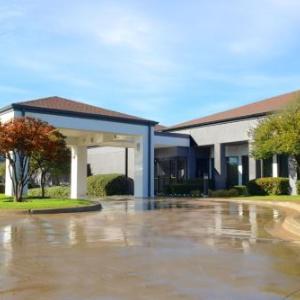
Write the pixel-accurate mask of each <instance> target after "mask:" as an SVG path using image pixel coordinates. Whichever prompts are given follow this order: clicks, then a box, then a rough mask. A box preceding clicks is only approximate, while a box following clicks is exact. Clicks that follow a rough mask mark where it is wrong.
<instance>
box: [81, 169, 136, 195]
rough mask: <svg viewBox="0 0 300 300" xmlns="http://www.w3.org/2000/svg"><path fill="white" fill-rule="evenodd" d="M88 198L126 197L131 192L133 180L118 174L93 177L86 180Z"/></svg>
mask: <svg viewBox="0 0 300 300" xmlns="http://www.w3.org/2000/svg"><path fill="white" fill-rule="evenodd" d="M87 192H88V195H89V196H93V197H105V196H112V195H128V194H132V192H133V180H132V179H131V178H127V177H126V176H124V175H120V174H105V175H94V176H90V177H88V179H87Z"/></svg>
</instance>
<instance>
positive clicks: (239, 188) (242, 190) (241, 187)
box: [232, 185, 248, 196]
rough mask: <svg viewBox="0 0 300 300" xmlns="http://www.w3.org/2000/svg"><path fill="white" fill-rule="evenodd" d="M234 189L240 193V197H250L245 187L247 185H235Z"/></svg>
mask: <svg viewBox="0 0 300 300" xmlns="http://www.w3.org/2000/svg"><path fill="white" fill-rule="evenodd" d="M232 188H233V189H235V190H237V191H238V193H239V196H248V189H247V186H245V185H235V186H233V187H232Z"/></svg>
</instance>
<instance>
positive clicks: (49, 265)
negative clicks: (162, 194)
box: [0, 199, 300, 300]
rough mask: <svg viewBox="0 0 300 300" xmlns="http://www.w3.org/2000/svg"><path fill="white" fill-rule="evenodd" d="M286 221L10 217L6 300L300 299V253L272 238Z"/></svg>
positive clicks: (163, 209)
mask: <svg viewBox="0 0 300 300" xmlns="http://www.w3.org/2000/svg"><path fill="white" fill-rule="evenodd" d="M282 219H283V212H282V211H280V210H278V209H274V208H264V207H259V206H256V205H255V204H241V203H238V204H237V203H218V202H214V201H206V200H178V199H170V200H161V201H147V200H137V201H133V200H129V201H117V202H106V203H104V209H103V211H102V212H95V213H83V214H61V215H40V216H20V215H18V216H13V215H3V216H1V217H0V299H1V300H2V299H3V300H4V299H5V300H6V299H12V300H27V299H28V300H35V299H42V300H48V299H49V300H56V299H62V300H67V299H68V300H79V299H80V300H90V299H93V300H94V299H95V300H96V299H97V300H99V299H103V300H119V299H151V300H152V299H166V300H168V299H175V300H176V299H197V300H198V299H230V300H231V299H243V300H247V299H249V300H255V299H270V300H271V299H272V300H273V299H274V300H276V299H300V246H299V244H298V245H297V244H296V243H291V242H286V241H283V240H281V239H279V238H276V237H274V236H272V235H271V234H270V233H269V232H270V230H272V228H274V226H275V227H276V226H278V224H280V222H282ZM297 290H299V292H297Z"/></svg>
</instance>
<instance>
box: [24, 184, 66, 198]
mask: <svg viewBox="0 0 300 300" xmlns="http://www.w3.org/2000/svg"><path fill="white" fill-rule="evenodd" d="M41 195H42V191H41V189H40V188H33V189H29V190H28V196H29V197H41ZM45 196H46V197H50V198H69V197H70V187H69V186H51V187H47V188H46V189H45Z"/></svg>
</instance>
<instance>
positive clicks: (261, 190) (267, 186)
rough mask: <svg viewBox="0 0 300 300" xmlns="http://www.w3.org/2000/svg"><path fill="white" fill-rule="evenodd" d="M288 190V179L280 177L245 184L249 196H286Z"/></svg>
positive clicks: (255, 180) (259, 179) (265, 178)
mask: <svg viewBox="0 0 300 300" xmlns="http://www.w3.org/2000/svg"><path fill="white" fill-rule="evenodd" d="M289 188H290V185H289V179H288V178H281V177H264V178H258V179H254V180H250V181H249V182H248V184H247V189H248V192H249V194H250V195H288V194H289Z"/></svg>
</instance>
